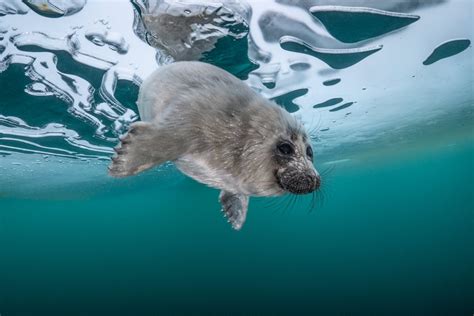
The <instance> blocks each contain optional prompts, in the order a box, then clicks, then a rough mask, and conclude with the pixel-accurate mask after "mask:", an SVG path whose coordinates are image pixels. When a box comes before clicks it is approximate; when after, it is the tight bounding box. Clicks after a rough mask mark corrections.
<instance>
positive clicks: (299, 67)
mask: <svg viewBox="0 0 474 316" xmlns="http://www.w3.org/2000/svg"><path fill="white" fill-rule="evenodd" d="M309 68H311V64H310V63H307V62H299V61H296V62H293V63H291V64H290V69H291V70H294V71H305V70H308V69H309Z"/></svg>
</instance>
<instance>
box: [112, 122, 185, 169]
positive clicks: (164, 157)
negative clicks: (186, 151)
mask: <svg viewBox="0 0 474 316" xmlns="http://www.w3.org/2000/svg"><path fill="white" fill-rule="evenodd" d="M172 135H173V133H169V132H168V131H167V130H165V129H163V128H159V127H156V126H155V125H153V124H151V123H146V122H136V123H133V124H132V125H130V129H129V130H128V133H127V134H126V135H125V136H124V137H122V138H121V139H120V141H121V142H120V146H118V147H116V148H114V150H115V152H116V153H117V154H116V155H115V156H114V157H112V163H111V164H110V166H109V174H110V175H111V176H113V177H127V176H131V175H134V174H137V173H139V172H142V171H144V170H147V169H150V168H151V167H153V166H156V165H160V164H162V163H164V162H166V161H168V160H175V159H177V158H178V157H179V155H180V154H181V152H182V151H183V148H179V146H178V144H179V141H176V140H175V139H173V136H172Z"/></svg>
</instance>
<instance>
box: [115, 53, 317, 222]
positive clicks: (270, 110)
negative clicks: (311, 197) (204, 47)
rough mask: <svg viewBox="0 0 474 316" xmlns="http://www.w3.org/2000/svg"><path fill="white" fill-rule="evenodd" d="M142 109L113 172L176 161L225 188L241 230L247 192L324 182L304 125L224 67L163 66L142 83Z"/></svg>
mask: <svg viewBox="0 0 474 316" xmlns="http://www.w3.org/2000/svg"><path fill="white" fill-rule="evenodd" d="M138 109H139V112H140V117H141V119H142V121H141V122H136V123H134V124H132V125H131V126H130V130H129V131H128V133H127V134H126V135H125V136H124V137H123V138H121V144H120V146H119V147H118V148H116V152H117V156H115V157H113V158H112V160H113V162H112V164H111V166H110V168H109V172H110V174H111V175H112V176H116V177H123V176H130V175H134V174H136V173H138V172H141V171H144V170H146V169H149V168H151V167H153V166H155V165H160V164H162V163H164V162H166V161H173V162H174V163H175V164H176V166H177V167H178V168H179V170H181V171H182V172H183V173H185V174H186V175H188V176H190V177H191V178H193V179H195V180H197V181H199V182H201V183H204V184H206V185H208V186H211V187H213V188H217V189H220V190H222V192H221V194H220V201H221V204H222V207H223V211H224V213H225V215H226V216H227V217H228V219H229V221H230V222H231V223H232V226H233V227H234V228H235V229H240V228H241V227H242V225H243V223H244V221H245V216H246V213H247V206H248V197H249V196H275V195H280V194H283V193H285V192H290V193H295V194H301V193H309V192H312V191H314V190H315V189H317V188H318V187H319V184H320V178H319V175H318V173H317V172H316V170H315V169H314V167H313V164H312V156H313V154H312V148H311V145H310V144H309V142H308V137H307V135H306V133H305V131H304V129H303V127H302V125H301V124H300V123H299V122H297V121H296V120H295V119H294V118H293V117H292V116H291V115H290V114H289V113H288V112H286V111H285V110H284V109H282V108H281V107H279V106H278V105H276V104H274V103H273V102H271V101H268V100H266V99H264V98H263V97H261V96H260V95H259V94H257V93H256V92H254V91H253V90H252V89H250V88H249V87H248V86H247V85H245V84H244V83H243V82H241V81H240V80H239V79H237V78H236V77H234V76H232V75H231V74H229V73H227V72H225V71H224V70H222V69H220V68H217V67H215V66H212V65H209V64H205V63H201V62H177V63H174V64H171V65H167V66H164V67H161V68H160V69H158V70H157V71H155V72H154V73H153V74H152V75H151V76H150V77H149V78H147V79H146V80H145V82H144V83H143V84H142V86H141V87H140V93H139V98H138Z"/></svg>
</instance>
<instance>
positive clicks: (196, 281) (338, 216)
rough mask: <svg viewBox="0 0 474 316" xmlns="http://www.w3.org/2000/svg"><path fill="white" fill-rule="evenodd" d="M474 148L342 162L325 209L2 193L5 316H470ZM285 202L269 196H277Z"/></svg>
mask: <svg viewBox="0 0 474 316" xmlns="http://www.w3.org/2000/svg"><path fill="white" fill-rule="evenodd" d="M473 161H474V146H473V142H472V139H469V141H468V142H464V143H458V144H456V145H455V146H450V147H445V146H441V147H440V148H435V149H433V148H431V149H426V148H425V149H424V150H422V151H416V152H411V153H410V154H406V155H405V156H400V157H397V156H392V157H391V158H387V160H386V161H379V162H372V163H370V161H369V162H367V163H361V164H358V165H357V164H354V165H352V166H350V167H336V168H335V169H334V170H333V171H332V172H331V173H330V174H329V175H328V176H327V182H328V183H327V186H326V188H325V199H324V203H323V204H322V205H321V204H319V205H318V206H317V207H316V209H314V210H313V211H312V212H308V203H309V201H308V200H307V199H302V200H300V201H299V202H297V203H296V204H295V205H293V207H291V208H285V203H286V201H283V200H281V199H280V200H278V201H279V202H281V204H279V205H273V206H272V205H271V204H268V199H267V200H265V199H257V200H255V199H254V200H252V201H251V206H250V211H249V218H248V222H247V224H246V226H245V227H244V229H243V230H242V231H241V232H235V231H232V230H231V229H230V228H229V227H228V225H227V223H226V222H225V220H224V219H223V218H222V217H221V215H220V212H219V210H218V205H217V203H216V202H217V194H218V192H217V191H215V190H212V189H208V188H206V187H204V186H202V185H199V184H197V183H195V182H193V181H192V180H184V181H183V182H182V183H180V184H179V185H178V186H177V187H174V188H172V189H163V188H161V189H159V190H157V189H154V188H153V187H144V188H140V190H137V191H135V192H131V193H123V192H122V193H121V194H117V195H110V194H108V195H106V196H93V197H91V198H88V199H84V198H81V199H61V196H57V197H56V198H57V199H55V200H50V199H49V200H37V199H28V200H18V199H2V200H1V201H0V205H1V210H2V212H1V213H0V249H1V254H0V259H1V260H0V284H1V286H0V309H1V313H2V315H22V314H32V315H34V314H36V315H37V314H45V315H46V314H47V315H52V314H58V315H75V314H81V315H111V314H122V313H123V314H129V315H163V314H165V315H166V314H168V315H175V314H187V313H189V314H227V315H233V314H292V315H298V314H308V315H470V314H472V311H473V303H472V302H474V300H473V299H474V297H473V294H474V278H473V267H474V254H473V249H474V230H473V228H474V227H473V209H474V201H473V193H474V186H473V183H474V166H473ZM273 202H274V201H272V203H273Z"/></svg>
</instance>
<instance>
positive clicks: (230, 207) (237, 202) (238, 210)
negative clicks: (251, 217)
mask: <svg viewBox="0 0 474 316" xmlns="http://www.w3.org/2000/svg"><path fill="white" fill-rule="evenodd" d="M219 201H220V202H221V204H222V212H224V215H225V216H226V217H227V219H228V221H229V223H231V225H232V228H233V229H235V230H240V229H241V228H242V225H244V222H245V219H246V218H247V209H248V205H249V196H248V195H243V194H234V193H230V192H227V191H221V194H220V195H219Z"/></svg>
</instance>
